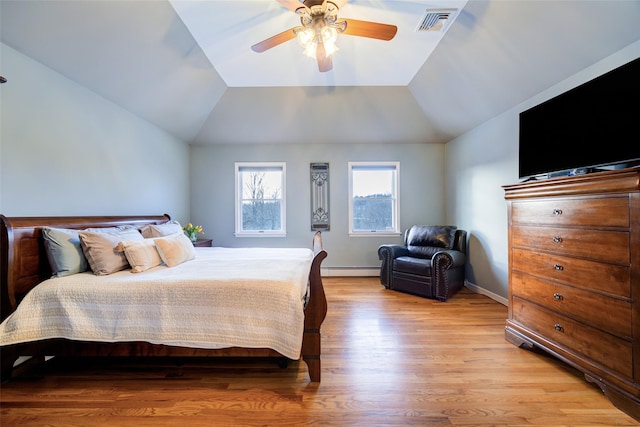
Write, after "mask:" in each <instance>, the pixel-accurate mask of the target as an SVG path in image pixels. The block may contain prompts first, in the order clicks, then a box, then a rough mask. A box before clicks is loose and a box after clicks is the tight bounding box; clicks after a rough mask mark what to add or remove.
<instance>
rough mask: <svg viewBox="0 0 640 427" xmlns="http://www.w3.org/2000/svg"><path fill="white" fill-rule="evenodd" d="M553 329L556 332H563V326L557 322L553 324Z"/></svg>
mask: <svg viewBox="0 0 640 427" xmlns="http://www.w3.org/2000/svg"><path fill="white" fill-rule="evenodd" d="M553 329H555V330H556V331H558V332H564V328H563V327H562V325H561V324H559V323H556V324H555V325H553Z"/></svg>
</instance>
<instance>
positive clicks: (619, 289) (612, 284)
mask: <svg viewBox="0 0 640 427" xmlns="http://www.w3.org/2000/svg"><path fill="white" fill-rule="evenodd" d="M512 263H513V265H512V269H513V270H514V272H515V271H520V272H524V273H527V274H530V275H533V276H537V277H540V278H543V279H550V280H554V281H557V282H561V283H564V284H567V285H571V286H574V287H579V288H583V289H585V290H589V291H591V290H596V291H600V292H605V293H608V294H612V295H617V296H620V297H623V298H631V284H630V283H631V269H630V268H629V267H625V266H620V265H614V264H607V263H601V262H596V261H589V260H585V259H579V258H571V257H565V256H561V255H555V254H550V253H543V252H535V251H529V250H523V249H512Z"/></svg>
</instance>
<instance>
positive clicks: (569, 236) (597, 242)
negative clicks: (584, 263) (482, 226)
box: [511, 226, 630, 265]
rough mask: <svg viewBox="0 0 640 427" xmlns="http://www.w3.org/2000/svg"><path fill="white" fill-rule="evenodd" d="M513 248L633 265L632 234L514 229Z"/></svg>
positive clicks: (512, 234) (532, 228)
mask: <svg viewBox="0 0 640 427" xmlns="http://www.w3.org/2000/svg"><path fill="white" fill-rule="evenodd" d="M511 246H512V247H514V248H533V249H537V250H541V251H546V252H553V253H557V254H560V255H572V256H579V257H584V258H589V259H593V260H595V261H604V262H612V263H616V264H623V265H624V264H629V262H630V261H629V259H630V255H629V233H628V232H625V231H598V230H579V229H573V228H551V227H544V228H541V227H525V226H517V227H515V226H514V227H512V228H511Z"/></svg>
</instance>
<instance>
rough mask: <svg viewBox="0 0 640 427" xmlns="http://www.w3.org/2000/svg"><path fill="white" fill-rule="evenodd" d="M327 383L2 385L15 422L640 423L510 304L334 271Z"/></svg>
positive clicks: (83, 376) (56, 366) (105, 375)
mask: <svg viewBox="0 0 640 427" xmlns="http://www.w3.org/2000/svg"><path fill="white" fill-rule="evenodd" d="M324 283H325V290H326V293H327V300H328V304H329V311H328V314H327V319H326V321H325V323H324V325H323V356H322V382H321V383H319V384H318V383H309V380H308V376H307V371H306V365H305V364H304V363H298V362H293V363H291V364H289V366H288V367H287V368H286V369H283V368H279V367H277V366H276V365H275V364H273V363H269V362H267V361H261V362H252V363H247V362H245V361H214V362H212V361H202V360H197V361H186V362H185V363H184V364H183V365H181V366H176V364H175V363H171V362H168V361H148V360H143V361H140V360H139V361H113V360H110V361H107V360H94V361H91V362H86V361H78V360H68V361H55V359H53V360H51V361H49V362H48V363H47V364H45V365H44V366H43V365H39V366H25V367H24V368H23V369H22V370H21V371H19V372H18V374H19V375H18V377H17V378H15V379H12V380H11V381H9V382H7V383H5V384H2V387H1V389H0V392H1V397H0V405H1V409H0V425H1V426H2V427H9V426H45V425H46V426H138V427H144V426H161V425H167V426H169V425H170V426H184V427H194V426H366V427H372V426H632V425H639V424H640V423H638V422H636V421H635V420H633V419H632V418H630V417H629V416H627V415H625V414H624V413H623V412H621V411H619V410H618V409H616V408H615V407H614V406H613V405H612V404H611V403H610V402H609V401H608V400H607V399H606V398H605V397H604V395H603V394H602V392H601V391H600V389H598V388H597V387H595V386H594V385H592V384H590V383H588V382H587V381H586V380H585V379H584V377H583V376H582V375H581V374H580V373H579V372H577V371H576V370H574V369H572V368H570V367H568V366H567V365H565V364H563V363H561V362H558V361H556V360H555V359H552V358H550V357H548V356H545V355H543V354H538V353H534V352H531V351H527V350H523V349H519V348H516V347H515V346H513V345H512V344H509V343H507V342H506V341H505V339H504V322H505V319H506V317H507V308H506V307H505V306H503V305H501V304H499V303H497V302H495V301H492V300H491V299H489V298H487V297H485V296H482V295H478V294H474V293H472V292H470V291H468V290H466V289H463V290H462V291H461V292H460V293H458V294H457V295H455V296H454V297H453V298H451V299H450V300H449V301H447V302H446V303H440V302H437V301H433V300H427V299H423V298H419V297H415V296H411V295H406V294H402V293H397V292H393V291H388V290H385V289H384V288H383V287H382V286H380V284H379V281H378V279H377V278H325V279H324Z"/></svg>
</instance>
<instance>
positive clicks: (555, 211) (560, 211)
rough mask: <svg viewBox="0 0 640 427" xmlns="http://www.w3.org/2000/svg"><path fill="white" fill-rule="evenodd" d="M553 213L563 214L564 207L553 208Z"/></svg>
mask: <svg viewBox="0 0 640 427" xmlns="http://www.w3.org/2000/svg"><path fill="white" fill-rule="evenodd" d="M553 214H554V215H562V209H554V210H553Z"/></svg>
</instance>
